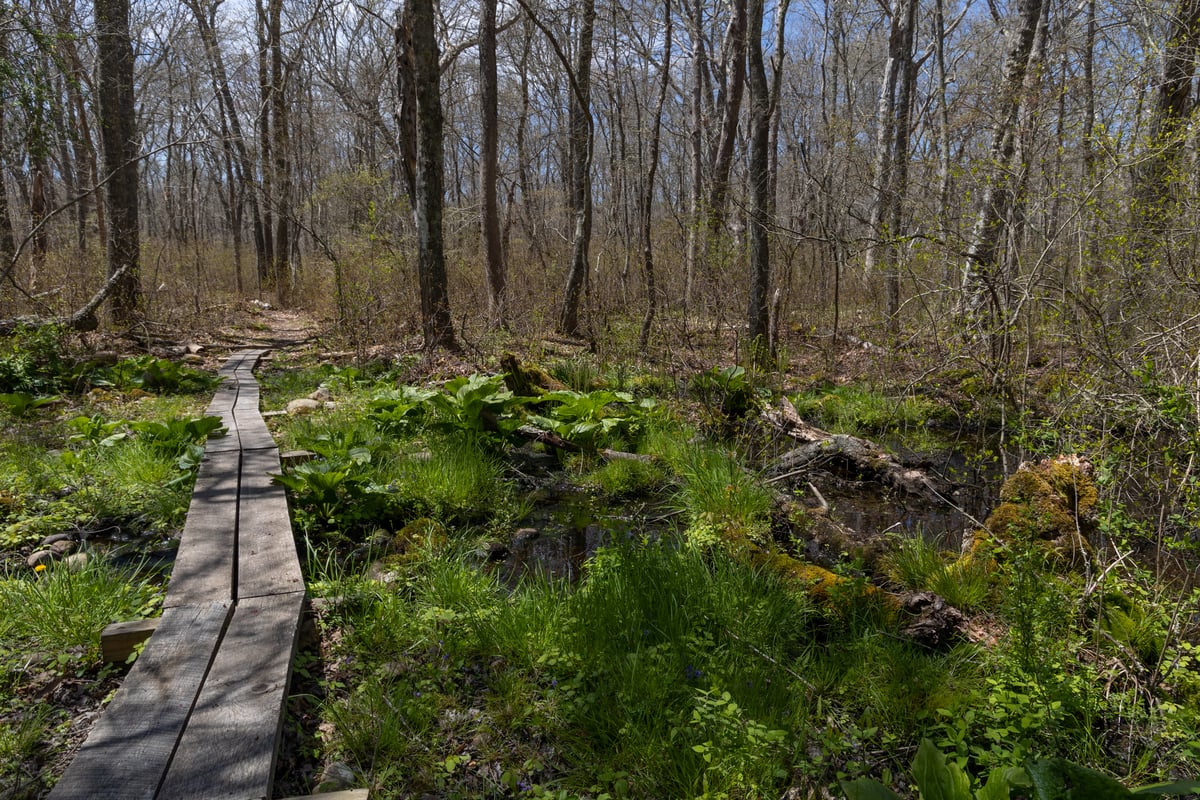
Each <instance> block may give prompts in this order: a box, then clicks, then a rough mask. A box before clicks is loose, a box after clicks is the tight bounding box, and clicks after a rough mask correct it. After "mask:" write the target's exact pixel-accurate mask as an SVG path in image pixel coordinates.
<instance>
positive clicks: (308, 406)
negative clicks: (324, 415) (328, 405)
mask: <svg viewBox="0 0 1200 800" xmlns="http://www.w3.org/2000/svg"><path fill="white" fill-rule="evenodd" d="M320 407H321V404H320V402H318V401H316V400H312V399H310V398H308V397H301V398H298V399H296V400H293V401H292V402H290V403H288V404H287V413H288V414H289V415H291V416H293V417H296V416H300V415H301V414H311V413H312V412H314V411H316V410H317V409H319V408H320Z"/></svg>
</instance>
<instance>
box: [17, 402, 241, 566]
mask: <svg viewBox="0 0 1200 800" xmlns="http://www.w3.org/2000/svg"><path fill="white" fill-rule="evenodd" d="M54 426H55V430H57V431H59V434H58V435H59V436H61V439H63V440H66V442H67V444H68V447H65V448H62V449H47V448H42V447H39V446H37V445H34V444H30V443H26V442H21V441H10V442H6V443H5V444H4V446H3V447H0V487H2V488H3V492H4V493H5V496H6V497H8V498H9V501H8V502H7V503H6V504H5V506H4V508H3V509H2V510H0V523H3V527H2V528H0V542H2V543H4V544H5V545H6V546H16V545H21V544H24V543H27V542H30V541H34V540H36V539H38V538H39V537H42V536H45V535H47V534H51V533H60V532H62V531H64V530H72V529H85V530H86V529H88V528H93V527H94V526H96V525H97V524H98V523H99V524H101V525H102V526H108V525H111V524H114V523H121V524H126V523H129V524H132V526H133V527H134V528H135V529H140V530H164V531H165V530H169V529H170V528H172V527H173V526H175V525H177V524H179V523H180V522H181V521H182V518H183V515H184V514H185V513H186V511H187V505H188V493H189V491H190V489H191V483H192V480H193V478H194V476H195V470H196V467H197V466H198V465H199V463H200V460H201V458H203V455H204V441H205V440H206V439H207V438H208V436H209V435H211V434H212V433H213V432H215V431H216V430H218V429H219V428H220V427H221V421H220V419H219V418H217V417H191V416H181V417H174V418H171V417H167V418H164V419H163V420H162V421H160V420H158V419H149V418H147V419H134V420H126V419H111V420H110V419H108V418H107V417H106V416H105V415H104V414H101V413H99V412H96V413H93V414H91V415H79V416H76V417H74V418H72V419H70V420H67V421H65V422H62V423H54ZM60 426H61V427H60Z"/></svg>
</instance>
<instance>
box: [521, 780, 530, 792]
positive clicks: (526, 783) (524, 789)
mask: <svg viewBox="0 0 1200 800" xmlns="http://www.w3.org/2000/svg"><path fill="white" fill-rule="evenodd" d="M532 788H533V786H532V785H530V783H529V781H527V780H519V781H517V790H518V791H521V792H528V791H529V790H530V789H532Z"/></svg>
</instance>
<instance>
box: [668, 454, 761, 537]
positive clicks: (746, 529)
mask: <svg viewBox="0 0 1200 800" xmlns="http://www.w3.org/2000/svg"><path fill="white" fill-rule="evenodd" d="M680 474H681V475H682V477H683V487H682V489H681V490H680V491H679V493H678V495H677V496H676V499H675V502H676V503H677V504H678V506H679V508H680V509H681V510H683V511H684V512H685V513H686V514H687V516H688V519H689V521H690V522H691V523H692V524H693V525H712V526H715V527H716V528H717V530H718V531H722V532H725V533H728V534H732V535H734V536H749V537H751V538H759V537H761V536H763V535H764V534H765V529H766V525H767V520H768V517H769V515H770V512H771V507H772V504H773V498H772V496H771V492H770V490H769V489H767V488H766V487H765V486H763V485H762V483H760V482H759V481H758V480H756V479H755V477H754V476H753V475H751V474H750V473H749V472H747V471H746V469H745V467H744V466H743V465H742V463H741V460H740V459H739V458H737V457H736V456H735V455H734V454H732V453H729V452H726V451H724V450H720V449H718V448H716V447H712V446H710V445H697V446H694V447H692V448H691V450H690V451H688V452H686V453H685V454H684V456H683V458H682V465H681V468H680Z"/></svg>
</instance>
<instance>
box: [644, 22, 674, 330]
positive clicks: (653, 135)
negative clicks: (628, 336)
mask: <svg viewBox="0 0 1200 800" xmlns="http://www.w3.org/2000/svg"><path fill="white" fill-rule="evenodd" d="M663 20H664V23H663V35H662V41H663V61H662V71H661V72H660V76H661V82H660V83H659V85H658V105H657V107H656V108H655V111H654V121H653V122H652V123H651V127H650V147H649V151H648V152H647V154H646V160H647V162H649V163H648V164H647V165H646V179H645V182H644V183H643V184H642V196H641V204H640V205H641V208H640V209H639V210H640V212H641V221H642V272H643V273H644V274H645V276H646V314H645V316H644V317H642V330H641V333H639V334H638V350H639V351H641V352H643V353H644V352H646V346H647V345H648V344H649V342H650V329H651V327H653V325H654V316H655V314H656V313H657V312H658V284H657V281H656V279H655V275H654V243H653V242H654V178H655V175H656V174H657V173H658V151H659V144H660V141H661V136H662V118H663V106H664V105H665V104H666V102H667V91H668V90H669V89H670V87H671V44H672V41H671V35H672V33H673V29H672V24H671V22H672V20H671V0H664V2H663Z"/></svg>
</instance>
